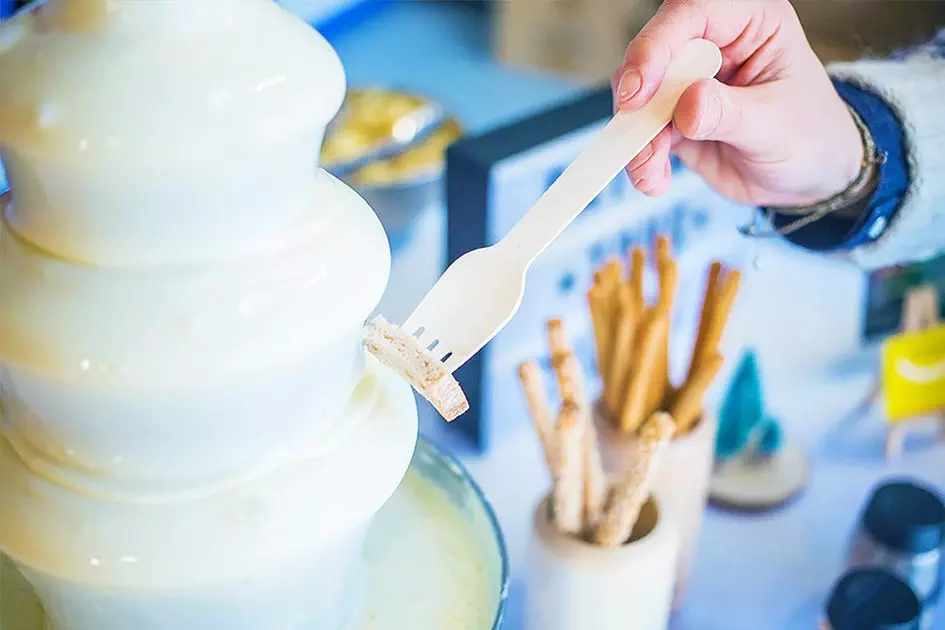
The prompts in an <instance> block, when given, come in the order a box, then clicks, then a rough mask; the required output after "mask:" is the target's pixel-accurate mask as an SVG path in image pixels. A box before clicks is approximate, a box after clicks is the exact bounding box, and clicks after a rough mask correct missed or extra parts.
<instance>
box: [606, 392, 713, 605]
mask: <svg viewBox="0 0 945 630" xmlns="http://www.w3.org/2000/svg"><path fill="white" fill-rule="evenodd" d="M595 424H596V426H597V431H598V436H599V439H600V444H601V457H602V459H603V463H604V468H605V469H606V470H607V472H608V473H609V474H610V475H612V476H621V475H624V474H626V472H627V470H628V468H629V466H630V465H631V464H632V463H633V461H634V460H635V459H636V453H637V449H638V447H639V443H638V441H637V439H636V437H634V436H629V437H628V436H625V435H622V434H620V433H618V432H617V431H616V430H615V429H614V427H613V425H612V424H611V423H610V422H609V421H607V419H606V418H604V417H603V416H602V415H601V414H600V413H599V408H598V413H596V414H595ZM717 426H718V423H717V420H716V418H715V416H713V415H710V414H706V415H704V416H703V417H702V418H701V419H700V420H699V422H698V424H697V425H696V426H695V427H693V429H692V430H691V431H689V432H688V433H686V434H685V435H681V436H679V437H677V438H675V439H674V440H673V441H672V443H671V444H670V447H669V448H668V449H667V450H666V454H665V456H664V457H663V459H662V461H661V462H660V467H659V469H658V470H657V471H656V479H655V481H654V484H653V494H654V495H655V496H656V498H657V500H658V501H659V504H660V506H662V508H663V510H664V511H665V512H666V514H667V515H670V516H672V519H673V521H674V522H675V523H677V524H678V526H679V533H680V549H679V568H678V570H677V572H676V580H677V585H676V593H675V596H674V602H673V608H674V609H678V608H679V607H680V606H681V605H682V600H683V597H684V595H685V590H686V585H687V583H688V580H689V574H690V572H691V570H692V563H693V559H694V557H695V553H696V548H697V547H698V544H699V533H700V531H701V529H702V517H703V514H704V512H705V508H706V504H707V503H708V498H709V482H710V480H711V478H712V467H713V462H714V460H715V435H716V429H717Z"/></svg>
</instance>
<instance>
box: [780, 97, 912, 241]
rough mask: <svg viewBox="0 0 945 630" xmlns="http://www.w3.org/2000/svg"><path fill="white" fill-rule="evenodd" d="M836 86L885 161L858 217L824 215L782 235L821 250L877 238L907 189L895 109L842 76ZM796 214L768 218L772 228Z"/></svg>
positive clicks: (788, 220) (790, 221) (900, 131)
mask: <svg viewBox="0 0 945 630" xmlns="http://www.w3.org/2000/svg"><path fill="white" fill-rule="evenodd" d="M834 86H835V87H836V89H837V92H838V93H839V94H840V97H841V98H843V100H844V101H846V102H847V104H848V105H850V106H851V107H852V108H853V109H854V110H856V112H857V113H858V114H859V115H860V118H861V119H862V120H863V122H864V123H865V124H866V126H867V128H868V129H869V130H870V134H871V135H872V136H873V140H874V141H875V143H876V148H877V150H878V151H879V153H880V156H882V158H883V162H882V163H881V164H880V165H879V173H878V182H877V185H876V188H875V190H874V191H873V194H872V195H871V196H870V199H869V200H868V201H867V202H866V204H865V208H864V209H863V211H862V212H860V213H859V215H858V216H856V217H850V216H830V215H828V216H826V217H824V218H823V219H821V220H819V221H815V222H814V223H811V224H810V225H808V226H805V227H803V228H801V229H799V230H797V231H795V232H793V233H791V234H789V235H787V236H786V238H788V239H789V240H790V241H791V242H793V243H794V244H796V245H799V246H801V247H804V248H807V249H810V250H814V251H819V252H830V251H840V250H848V249H852V248H854V247H857V246H859V245H863V244H865V243H868V242H870V241H873V240H875V239H877V238H879V236H880V235H881V234H882V233H883V231H884V230H885V228H886V226H887V225H889V222H890V221H891V220H892V219H893V217H894V215H895V214H896V211H897V210H898V209H899V206H900V205H902V200H903V197H904V196H905V194H906V191H907V190H908V188H909V166H908V162H907V158H906V151H905V142H904V134H903V128H902V123H901V122H900V121H899V119H898V118H897V117H896V114H895V113H894V112H893V110H892V109H891V108H890V107H889V105H887V104H886V102H885V101H884V100H883V99H882V98H880V97H879V96H878V95H876V94H873V93H872V92H868V91H866V90H863V89H860V88H859V87H857V86H855V85H852V84H850V83H844V82H842V81H834ZM797 219H798V217H797V215H787V214H778V213H777V212H775V213H774V215H773V217H772V221H773V223H774V227H775V228H783V227H786V226H787V225H789V224H791V223H792V222H793V221H796V220H797Z"/></svg>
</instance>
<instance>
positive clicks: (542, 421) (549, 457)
mask: <svg viewBox="0 0 945 630" xmlns="http://www.w3.org/2000/svg"><path fill="white" fill-rule="evenodd" d="M518 378H519V380H520V381H521V383H522V391H524V392H525V402H526V403H527V404H528V413H529V415H530V416H531V419H532V424H534V425H535V432H536V433H538V440H539V442H540V443H541V450H542V453H543V454H544V456H545V464H546V465H547V466H548V472H549V474H551V475H552V476H554V470H555V462H554V449H555V446H554V432H555V427H554V421H553V419H552V417H551V408H550V407H549V406H548V396H547V394H546V392H545V387H544V385H543V384H542V380H541V368H539V367H538V364H537V363H535V362H534V361H529V362H527V363H522V364H521V365H519V366H518Z"/></svg>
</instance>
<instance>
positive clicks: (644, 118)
mask: <svg viewBox="0 0 945 630" xmlns="http://www.w3.org/2000/svg"><path fill="white" fill-rule="evenodd" d="M721 66H722V53H721V52H720V51H719V49H718V47H716V45H715V44H713V43H712V42H710V41H708V40H704V39H695V40H692V41H690V42H689V43H688V44H686V46H685V47H684V48H683V49H682V50H681V51H680V52H679V54H678V55H676V57H675V58H674V59H673V61H672V62H671V63H670V66H669V69H668V70H667V72H666V76H665V78H664V79H663V82H662V84H661V85H660V87H659V89H658V90H657V91H656V94H654V95H653V98H652V99H650V101H649V102H648V103H647V104H646V105H644V106H643V107H642V108H641V109H639V110H636V111H633V112H625V111H619V112H617V114H616V115H615V116H614V117H613V119H612V120H611V121H610V122H608V123H607V125H606V126H605V127H604V129H603V130H602V131H601V132H600V133H599V134H597V136H596V137H595V138H594V139H593V140H592V141H591V143H590V145H588V146H587V147H586V148H585V149H584V150H583V151H581V153H580V154H579V155H578V156H577V159H575V160H574V162H572V163H571V165H570V166H568V168H567V169H565V171H564V172H563V173H562V174H561V176H560V177H558V179H557V180H555V182H554V183H553V184H552V185H551V186H550V187H549V188H548V190H547V191H546V192H545V194H544V195H542V196H541V198H540V199H539V200H538V202H537V203H535V205H534V206H532V208H531V210H529V211H528V212H527V213H526V214H525V216H523V217H522V218H521V219H519V221H518V223H516V224H515V225H514V226H513V227H512V229H511V230H510V231H509V233H508V234H506V236H505V238H503V239H502V240H501V241H500V243H501V244H502V247H503V248H505V247H509V248H512V249H513V250H514V251H515V253H516V257H517V258H519V259H524V261H525V266H526V267H527V266H529V265H531V263H532V261H534V260H535V258H537V257H538V255H539V254H541V253H542V252H543V251H545V249H546V248H547V247H548V245H550V244H551V242H552V241H554V240H555V239H556V238H557V237H558V235H560V234H561V232H563V231H564V229H565V228H566V227H568V225H570V224H571V222H572V221H574V219H575V218H576V217H577V215H579V214H580V213H581V212H583V210H584V208H586V207H587V206H588V204H590V203H591V201H593V200H594V198H595V197H597V195H599V194H600V193H601V191H602V190H604V188H606V187H607V185H608V184H610V182H611V181H613V179H614V177H616V176H617V175H618V174H619V173H620V172H621V171H622V170H623V169H624V168H625V167H626V166H627V164H629V163H630V160H632V159H633V158H634V157H636V155H637V154H638V153H640V151H642V150H643V149H644V148H646V146H647V145H648V144H649V143H650V141H651V140H653V138H655V137H656V136H657V134H659V132H660V131H662V129H663V128H664V127H665V126H666V125H668V124H669V123H670V121H671V120H672V119H673V113H674V111H675V109H676V104H677V103H678V102H679V99H680V97H681V96H682V94H683V92H685V91H686V89H687V88H688V87H689V86H691V85H692V84H693V83H696V82H697V81H700V80H702V79H711V78H712V77H714V76H715V75H716V73H718V71H719V69H720V68H721Z"/></svg>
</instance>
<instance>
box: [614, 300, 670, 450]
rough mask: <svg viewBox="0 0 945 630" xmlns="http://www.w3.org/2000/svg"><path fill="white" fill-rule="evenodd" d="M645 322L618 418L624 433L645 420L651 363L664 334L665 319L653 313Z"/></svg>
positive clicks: (654, 358) (652, 373)
mask: <svg viewBox="0 0 945 630" xmlns="http://www.w3.org/2000/svg"><path fill="white" fill-rule="evenodd" d="M647 320H648V321H647V322H646V323H645V324H644V326H645V328H644V330H643V333H642V335H643V336H642V341H641V343H640V352H639V354H638V355H637V358H636V361H635V362H634V366H633V370H632V374H631V376H630V387H629V388H628V390H627V400H626V402H625V403H624V408H623V413H622V414H621V416H620V430H621V431H622V432H624V433H633V432H634V431H636V430H637V429H638V428H639V426H640V424H641V423H642V422H643V421H644V419H645V416H644V415H643V411H644V409H645V408H646V397H647V393H648V392H649V391H650V386H651V383H652V379H653V376H654V371H653V363H654V361H655V360H656V356H657V353H658V352H659V347H660V346H659V344H660V339H661V335H663V334H664V329H665V327H666V319H665V318H664V317H661V316H659V315H658V314H657V313H655V312H651V313H649V315H648V317H647Z"/></svg>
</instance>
